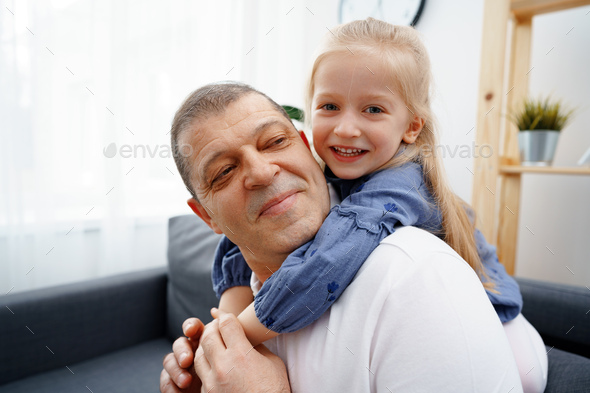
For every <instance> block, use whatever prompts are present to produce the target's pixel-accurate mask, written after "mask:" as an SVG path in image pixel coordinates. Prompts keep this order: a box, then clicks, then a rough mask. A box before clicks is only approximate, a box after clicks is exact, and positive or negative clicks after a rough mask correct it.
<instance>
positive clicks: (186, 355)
mask: <svg viewBox="0 0 590 393" xmlns="http://www.w3.org/2000/svg"><path fill="white" fill-rule="evenodd" d="M196 346H197V343H196V342H194V341H189V339H188V338H186V337H179V338H177V339H176V341H174V343H173V344H172V351H173V352H174V357H175V358H176V362H177V363H178V365H179V366H180V367H182V368H189V367H190V365H191V364H192V363H193V354H194V350H195V347H196Z"/></svg>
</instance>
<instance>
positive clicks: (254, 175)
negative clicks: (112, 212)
mask: <svg viewBox="0 0 590 393" xmlns="http://www.w3.org/2000/svg"><path fill="white" fill-rule="evenodd" d="M187 144H188V145H190V146H191V147H192V154H191V155H190V157H183V156H182V154H175V157H176V160H177V166H178V168H179V171H180V173H181V175H182V177H183V180H184V182H185V184H186V186H187V188H188V189H189V191H190V192H191V194H192V196H193V197H192V198H191V199H190V200H189V201H188V203H189V206H190V207H191V208H192V209H193V211H194V212H195V213H196V214H197V215H198V216H199V217H201V218H202V219H203V220H204V221H205V222H206V223H207V224H208V225H209V226H210V227H211V228H212V229H213V230H214V231H215V232H217V233H224V234H225V235H226V236H227V237H228V238H229V239H230V240H231V241H232V242H233V243H235V244H236V245H237V246H238V247H239V248H240V250H241V251H242V254H243V255H244V257H245V259H246V261H247V263H248V265H249V266H250V268H251V269H252V271H253V273H254V274H255V275H256V277H257V278H258V279H259V280H260V282H264V281H265V280H266V279H267V278H268V277H270V275H271V274H272V272H274V271H276V270H277V269H278V268H279V267H280V266H281V263H282V262H283V261H284V259H285V258H286V256H287V255H289V253H291V252H292V251H293V250H295V249H296V248H298V247H299V246H301V245H302V244H304V243H306V242H307V241H309V240H310V239H311V238H312V237H313V236H314V235H315V233H316V232H317V231H318V229H319V227H320V226H321V224H322V221H323V219H324V218H325V217H326V215H327V213H328V210H329V199H328V191H327V187H326V183H325V181H324V178H323V175H322V172H321V170H320V168H319V166H318V165H317V163H316V162H315V161H314V160H313V157H312V155H311V153H310V152H309V150H308V149H307V147H306V145H305V143H304V141H303V140H302V139H301V138H300V136H299V134H298V132H297V130H296V129H295V128H294V127H293V125H292V123H291V122H290V120H289V118H288V116H287V115H286V114H285V113H284V111H282V109H281V108H280V106H279V105H277V104H276V103H274V102H273V101H272V100H270V99H269V98H268V97H266V96H264V95H262V94H261V93H259V92H257V91H255V90H254V89H252V88H250V87H248V86H245V85H241V84H218V85H209V86H205V87H202V88H201V89H199V90H197V91H196V92H194V93H193V94H192V95H191V96H189V98H188V99H187V100H186V101H185V103H184V104H183V106H182V107H181V108H180V109H179V110H178V112H177V113H176V116H175V118H174V122H173V126H172V145H173V149H174V150H175V152H177V153H178V152H179V149H180V148H179V146H183V145H187ZM243 289H244V288H243V287H242V288H241V289H238V290H243ZM202 330H203V326H202V324H201V323H200V322H199V321H198V320H196V319H189V320H187V321H186V322H185V326H184V331H185V334H186V335H187V337H188V338H180V339H178V340H177V341H176V342H175V343H174V346H173V349H174V354H169V355H168V356H167V357H166V358H165V359H164V370H163V371H162V374H161V379H160V387H161V390H162V391H166V392H167V391H170V392H172V391H180V390H179V389H178V386H182V387H185V386H187V385H188V384H190V382H191V381H192V382H193V384H192V387H193V388H195V386H196V385H195V384H194V382H195V381H197V378H195V377H194V375H193V376H192V377H191V376H189V374H188V372H187V371H186V370H185V369H187V368H190V367H191V359H192V357H193V354H194V353H195V347H196V341H197V339H198V337H199V335H200V333H201V331H202ZM189 338H190V339H189ZM266 344H267V346H268V347H269V348H270V349H271V350H272V352H274V353H276V354H278V355H279V357H280V358H281V359H282V360H283V361H284V362H285V363H286V365H287V368H288V369H289V371H288V374H289V383H290V387H291V389H292V390H293V391H302V392H308V391H334V392H336V391H374V392H387V391H444V390H445V389H447V390H449V391H451V390H452V391H473V390H476V389H482V388H483V389H484V390H485V391H506V392H507V391H509V390H510V389H512V392H517V391H521V390H522V388H521V386H520V380H519V377H518V371H517V369H516V365H515V362H514V359H513V357H512V353H511V349H510V346H509V344H508V341H507V339H506V337H505V334H504V331H503V328H502V326H501V324H500V321H499V320H498V318H497V316H496V313H495V311H494V309H493V307H492V306H491V304H490V302H489V301H488V298H487V296H486V295H485V292H484V290H483V287H482V285H481V283H480V282H479V280H478V278H477V276H476V275H475V273H474V272H473V270H472V269H471V268H470V267H469V266H468V265H467V264H466V263H465V261H463V260H462V259H461V258H460V257H459V256H458V255H457V254H456V253H455V252H454V251H453V250H452V249H451V248H450V247H449V246H448V245H446V244H445V243H444V242H442V241H441V240H440V239H438V238H436V237H435V236H433V235H431V234H429V233H427V232H425V231H422V230H419V229H417V228H411V227H408V228H401V229H399V230H397V231H396V232H395V233H394V234H393V235H391V236H389V237H388V238H386V239H385V240H384V241H383V242H382V243H381V245H379V247H377V249H375V251H374V252H373V254H371V256H370V257H369V258H368V259H367V261H366V262H365V263H364V265H363V267H362V268H361V269H360V271H359V272H358V274H357V275H356V277H355V280H354V281H353V282H352V283H351V285H350V286H349V287H348V288H347V290H346V291H345V292H344V294H343V295H342V296H341V298H340V299H339V300H338V301H336V302H335V303H334V305H333V306H332V307H331V308H330V310H329V311H328V312H326V313H325V314H324V315H322V316H321V317H320V318H319V319H318V320H317V321H316V322H315V323H313V324H312V325H310V326H308V327H307V328H304V329H302V330H300V331H297V332H294V333H288V334H283V335H280V336H279V337H277V338H275V339H273V340H269V341H267V343H266ZM195 368H196V372H197V374H198V377H199V379H200V380H202V382H203V390H205V391H209V390H211V389H215V391H218V392H219V391H227V392H230V391H231V392H237V391H245V392H246V391H247V392H253V391H265V392H266V391H285V390H286V391H288V388H289V387H288V384H287V383H288V382H287V374H286V371H285V365H283V363H282V362H280V361H279V359H277V358H276V356H274V355H272V353H270V352H269V351H268V350H267V349H266V348H265V347H264V346H259V347H257V348H256V349H253V348H252V347H251V346H250V345H249V342H248V341H247V339H246V338H245V336H244V333H243V330H241V327H240V325H239V323H238V321H237V319H236V318H235V317H233V316H230V315H225V316H223V317H222V318H220V319H219V320H216V321H214V322H212V323H211V324H209V325H208V326H207V327H206V328H204V333H203V335H202V338H201V344H200V346H199V348H198V349H197V350H196V356H195Z"/></svg>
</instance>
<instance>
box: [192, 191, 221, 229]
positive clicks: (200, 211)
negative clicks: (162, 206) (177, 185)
mask: <svg viewBox="0 0 590 393" xmlns="http://www.w3.org/2000/svg"><path fill="white" fill-rule="evenodd" d="M186 203H187V204H188V205H189V207H190V208H191V209H192V211H194V212H195V214H196V215H197V216H199V217H201V220H203V221H205V224H207V225H208V226H209V228H211V229H213V232H215V233H217V234H221V233H222V232H221V229H220V228H219V227H218V226H217V223H215V221H214V220H213V219H212V218H211V216H210V215H209V213H208V212H207V209H205V207H204V206H203V205H201V204H200V203H199V202H198V201H197V200H196V199H195V198H190V199H189V200H188V201H186Z"/></svg>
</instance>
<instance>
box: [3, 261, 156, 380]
mask: <svg viewBox="0 0 590 393" xmlns="http://www.w3.org/2000/svg"><path fill="white" fill-rule="evenodd" d="M166 272H167V271H166V268H157V269H150V270H145V271H140V272H133V273H127V274H122V275H117V276H112V277H105V278H101V279H96V280H91V281H84V282H80V283H75V284H68V285H62V286H57V287H51V288H46V289H39V290H33V291H28V292H22V293H16V294H13V295H8V296H3V297H2V306H1V309H0V364H2V368H1V369H0V384H3V383H6V382H8V381H12V380H16V379H19V378H22V377H25V376H27V375H32V374H36V373H39V372H42V371H46V370H50V369H53V368H57V367H65V366H68V365H71V364H73V363H76V362H79V361H82V360H85V359H89V358H93V357H95V356H99V355H102V354H105V353H109V352H112V351H115V350H117V349H121V348H124V347H128V346H131V345H134V344H137V343H140V342H144V341H146V340H151V339H154V338H157V337H162V336H164V334H165V326H166V284H167V273H166ZM64 371H65V372H67V370H65V368H64Z"/></svg>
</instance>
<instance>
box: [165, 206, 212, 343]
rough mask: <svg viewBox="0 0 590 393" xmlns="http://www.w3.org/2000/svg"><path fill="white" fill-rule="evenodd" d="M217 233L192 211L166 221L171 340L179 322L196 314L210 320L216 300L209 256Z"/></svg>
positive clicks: (174, 335) (168, 325)
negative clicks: (210, 311)
mask: <svg viewBox="0 0 590 393" xmlns="http://www.w3.org/2000/svg"><path fill="white" fill-rule="evenodd" d="M220 238H221V235H218V234H216V233H215V232H213V231H212V230H211V228H209V227H208V226H207V225H206V224H205V222H203V220H201V219H200V218H199V217H197V216H196V215H195V214H190V215H184V216H177V217H172V218H171V219H170V220H169V222H168V278H169V281H168V298H167V303H168V310H167V313H168V315H167V331H168V337H169V338H170V339H172V340H174V339H176V338H177V337H179V336H181V335H182V322H184V320H185V319H186V318H188V317H198V318H200V319H201V320H202V321H203V322H204V323H207V322H209V321H211V319H212V318H211V315H210V313H209V310H210V309H211V307H214V306H217V304H218V300H217V297H216V296H215V292H213V285H212V283H211V267H212V264H213V256H214V254H215V249H216V247H217V243H219V240H220Z"/></svg>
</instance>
